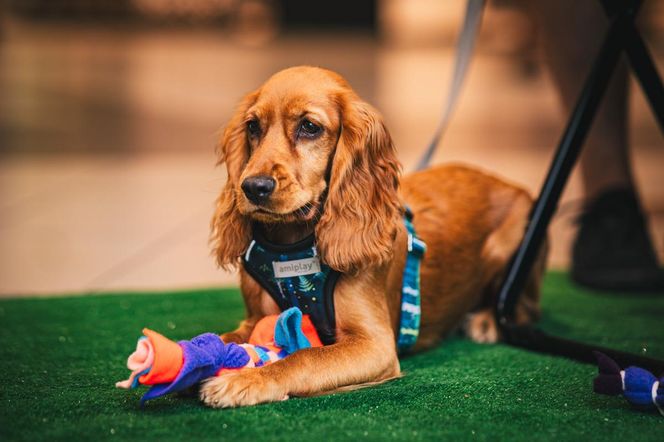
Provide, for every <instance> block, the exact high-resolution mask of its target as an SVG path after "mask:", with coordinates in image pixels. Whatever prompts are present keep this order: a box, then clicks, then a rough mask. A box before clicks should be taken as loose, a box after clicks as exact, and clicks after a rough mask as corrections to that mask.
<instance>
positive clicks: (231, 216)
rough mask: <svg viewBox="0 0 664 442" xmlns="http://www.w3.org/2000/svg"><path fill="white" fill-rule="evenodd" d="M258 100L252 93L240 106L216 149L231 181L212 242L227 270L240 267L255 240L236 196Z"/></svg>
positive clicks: (218, 208) (221, 200)
mask: <svg viewBox="0 0 664 442" xmlns="http://www.w3.org/2000/svg"><path fill="white" fill-rule="evenodd" d="M257 97H258V92H252V93H250V94H249V95H247V96H246V97H244V99H243V100H242V101H241V102H240V104H239V106H238V107H237V109H236V111H235V114H234V115H233V117H232V118H231V120H230V121H229V123H228V125H227V126H226V128H225V129H224V132H223V134H222V136H221V138H220V140H219V143H218V145H217V149H216V150H217V155H218V164H226V171H227V172H228V180H227V181H226V184H225V185H224V188H223V189H222V191H221V194H220V195H219V198H217V206H216V210H215V213H214V216H213V218H212V222H211V228H212V233H211V234H210V242H211V243H212V246H213V250H214V251H213V253H214V255H215V257H216V258H217V264H219V266H220V267H222V268H225V269H231V268H234V267H235V266H237V264H238V258H239V257H240V255H242V253H244V251H245V250H246V248H247V246H248V245H249V239H250V237H251V227H250V225H249V220H247V219H246V218H245V217H244V216H242V214H240V212H239V211H238V209H237V200H236V195H235V192H236V189H237V188H238V180H239V179H240V175H241V174H242V170H243V169H244V166H245V165H246V164H247V161H248V159H249V145H248V140H247V134H246V130H245V121H244V119H245V113H246V112H247V109H248V108H249V107H250V106H251V105H253V104H254V103H255V102H256V99H257Z"/></svg>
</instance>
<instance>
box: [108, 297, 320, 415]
mask: <svg viewBox="0 0 664 442" xmlns="http://www.w3.org/2000/svg"><path fill="white" fill-rule="evenodd" d="M322 345H323V344H322V343H321V340H320V338H319V336H318V333H317V332H316V329H315V328H314V326H313V323H312V322H311V320H310V318H309V316H308V315H304V316H303V315H302V312H301V311H300V310H299V309H298V308H296V307H293V308H290V309H288V310H285V311H284V312H282V313H281V314H279V315H270V316H266V317H264V318H262V319H261V320H260V321H258V323H257V324H256V327H255V328H254V331H253V332H252V334H251V336H250V337H249V342H248V343H246V344H239V345H238V344H235V343H228V344H227V343H224V342H223V341H222V340H221V337H220V336H218V335H216V334H214V333H204V334H202V335H199V336H196V337H195V338H193V339H191V340H189V341H179V342H177V343H176V342H174V341H171V340H170V339H168V338H166V337H164V336H162V335H160V334H159V333H157V332H155V331H152V330H150V329H147V328H145V329H143V336H142V337H140V338H139V340H138V343H137V344H136V351H134V352H133V353H132V354H131V355H130V356H129V358H128V360H127V368H129V369H130V370H131V374H130V375H129V378H128V379H126V380H124V381H120V382H117V383H116V384H115V386H116V387H118V388H125V389H130V388H136V387H138V386H139V385H149V386H151V388H150V389H149V390H148V391H147V393H145V395H143V397H142V398H141V405H143V404H144V403H145V401H147V400H150V399H154V398H157V397H160V396H164V395H166V394H169V393H174V392H177V391H182V390H185V389H187V388H189V387H191V386H192V385H195V384H197V383H199V382H201V381H202V380H204V379H207V378H209V377H212V376H216V375H218V374H219V373H221V372H222V371H224V370H237V369H241V368H251V367H262V366H263V365H268V364H271V363H273V362H275V361H278V360H280V359H283V358H285V357H287V356H288V355H291V354H293V353H295V352H296V351H298V350H301V349H303V348H309V347H321V346H322ZM284 399H287V397H284Z"/></svg>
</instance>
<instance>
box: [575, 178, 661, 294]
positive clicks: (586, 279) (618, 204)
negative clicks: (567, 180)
mask: <svg viewBox="0 0 664 442" xmlns="http://www.w3.org/2000/svg"><path fill="white" fill-rule="evenodd" d="M579 221H580V226H579V232H578V234H577V237H576V240H575V242H574V247H573V250H572V275H571V276H572V279H573V280H574V281H575V282H576V283H578V284H580V285H583V286H587V287H590V288H594V289H600V290H614V291H625V292H630V291H631V292H664V270H663V269H662V268H660V266H659V263H658V261H657V255H656V254H655V251H654V249H653V246H652V243H651V241H650V236H649V235H648V230H647V229H646V223H645V219H644V217H643V214H642V212H641V209H640V207H639V202H638V201H637V199H636V196H635V195H634V192H633V191H632V190H629V189H617V190H611V191H608V192H605V193H603V194H602V195H600V196H599V197H598V198H597V199H595V200H593V201H591V202H590V203H589V204H588V205H587V207H586V208H585V209H584V213H583V215H581V217H580V219H579Z"/></svg>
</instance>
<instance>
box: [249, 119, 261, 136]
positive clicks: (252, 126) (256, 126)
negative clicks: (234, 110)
mask: <svg viewBox="0 0 664 442" xmlns="http://www.w3.org/2000/svg"><path fill="white" fill-rule="evenodd" d="M247 132H249V135H250V136H252V137H257V136H259V135H260V134H261V124H260V123H259V122H258V120H249V121H248V122H247Z"/></svg>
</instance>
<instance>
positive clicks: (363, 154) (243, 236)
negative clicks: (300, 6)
mask: <svg viewBox="0 0 664 442" xmlns="http://www.w3.org/2000/svg"><path fill="white" fill-rule="evenodd" d="M218 154H219V162H220V163H225V164H226V168H227V170H228V181H227V183H226V185H225V187H224V189H223V190H222V192H221V195H220V196H219V199H218V201H217V209H216V212H215V215H214V218H213V220H212V241H213V244H214V248H215V254H216V257H217V261H218V263H219V265H221V266H222V267H227V266H233V265H235V264H237V262H238V257H239V256H240V255H241V254H242V253H244V251H245V249H246V248H247V246H248V243H249V240H250V236H251V227H250V226H251V221H256V222H260V223H265V224H276V223H301V224H305V223H315V231H316V241H317V246H318V250H319V253H320V255H321V257H322V259H323V261H324V262H325V263H327V264H328V265H329V266H330V267H332V268H333V269H336V270H339V271H342V272H349V271H357V270H359V269H362V268H365V267H367V266H370V265H376V264H380V263H382V262H384V261H385V260H387V259H388V258H389V257H390V256H391V249H392V242H393V239H394V234H395V227H396V223H397V222H398V220H399V214H400V204H399V200H398V197H397V188H398V181H399V172H400V166H399V163H398V162H397V160H396V156H395V152H394V147H393V144H392V140H391V138H390V135H389V133H388V132H387V129H386V128H385V126H384V125H383V122H382V118H381V117H380V115H379V114H378V112H377V111H376V110H375V109H374V108H372V107H371V106H370V105H369V104H367V103H365V102H364V101H362V100H361V99H360V98H359V97H358V96H357V94H355V92H354V91H353V90H352V89H351V88H350V86H349V85H348V84H347V83H346V81H345V80H344V79H343V78H342V77H341V76H339V75H338V74H335V73H334V72H331V71H327V70H324V69H320V68H314V67H295V68H290V69H286V70H283V71H281V72H278V73H277V74H275V75H274V76H272V77H271V78H270V79H269V80H268V81H267V82H266V83H265V84H264V85H263V86H261V87H260V88H259V89H258V90H256V91H254V92H252V93H250V94H248V95H247V96H246V97H245V98H244V99H243V100H242V102H241V103H240V105H239V107H238V109H237V111H236V113H235V114H234V116H233V118H232V119H231V121H230V122H229V123H228V126H227V127H226V129H225V130H224V133H223V135H222V137H221V140H220V143H219V146H218Z"/></svg>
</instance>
